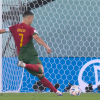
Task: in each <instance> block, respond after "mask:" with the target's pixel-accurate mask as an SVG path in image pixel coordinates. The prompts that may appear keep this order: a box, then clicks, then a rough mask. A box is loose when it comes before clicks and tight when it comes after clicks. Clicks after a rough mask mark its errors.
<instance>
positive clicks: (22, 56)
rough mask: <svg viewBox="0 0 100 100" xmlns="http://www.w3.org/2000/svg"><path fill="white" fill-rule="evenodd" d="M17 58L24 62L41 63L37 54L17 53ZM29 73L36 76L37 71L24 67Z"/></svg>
mask: <svg viewBox="0 0 100 100" xmlns="http://www.w3.org/2000/svg"><path fill="white" fill-rule="evenodd" d="M18 59H19V60H20V61H23V62H24V63H26V64H41V65H42V62H41V60H40V59H39V58H38V56H33V55H28V54H19V56H18ZM25 69H26V70H27V71H28V72H29V73H30V74H32V75H33V76H36V75H37V74H39V73H37V72H34V71H32V70H30V69H28V68H25Z"/></svg>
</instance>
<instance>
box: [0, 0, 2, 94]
mask: <svg viewBox="0 0 100 100" xmlns="http://www.w3.org/2000/svg"><path fill="white" fill-rule="evenodd" d="M0 29H2V0H0ZM1 92H2V35H1V34H0V93H1Z"/></svg>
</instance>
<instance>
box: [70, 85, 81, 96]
mask: <svg viewBox="0 0 100 100" xmlns="http://www.w3.org/2000/svg"><path fill="white" fill-rule="evenodd" d="M81 92H82V91H81V88H80V87H79V86H78V85H73V86H72V87H71V88H70V95H72V96H79V95H80V94H81Z"/></svg>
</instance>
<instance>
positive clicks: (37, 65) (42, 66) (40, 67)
mask: <svg viewBox="0 0 100 100" xmlns="http://www.w3.org/2000/svg"><path fill="white" fill-rule="evenodd" d="M37 66H39V67H40V68H41V70H42V74H43V73H44V68H43V66H42V65H41V64H37Z"/></svg>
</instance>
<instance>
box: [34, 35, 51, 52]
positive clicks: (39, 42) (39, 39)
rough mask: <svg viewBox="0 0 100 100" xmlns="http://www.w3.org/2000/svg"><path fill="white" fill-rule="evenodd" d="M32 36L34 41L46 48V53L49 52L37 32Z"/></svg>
mask: <svg viewBox="0 0 100 100" xmlns="http://www.w3.org/2000/svg"><path fill="white" fill-rule="evenodd" d="M33 38H34V39H35V41H36V42H37V43H38V44H40V45H42V46H44V47H45V48H46V49H47V53H51V49H50V48H49V47H48V46H47V44H46V43H45V42H44V41H43V40H42V39H41V38H40V37H39V36H38V35H37V34H35V35H33Z"/></svg>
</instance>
